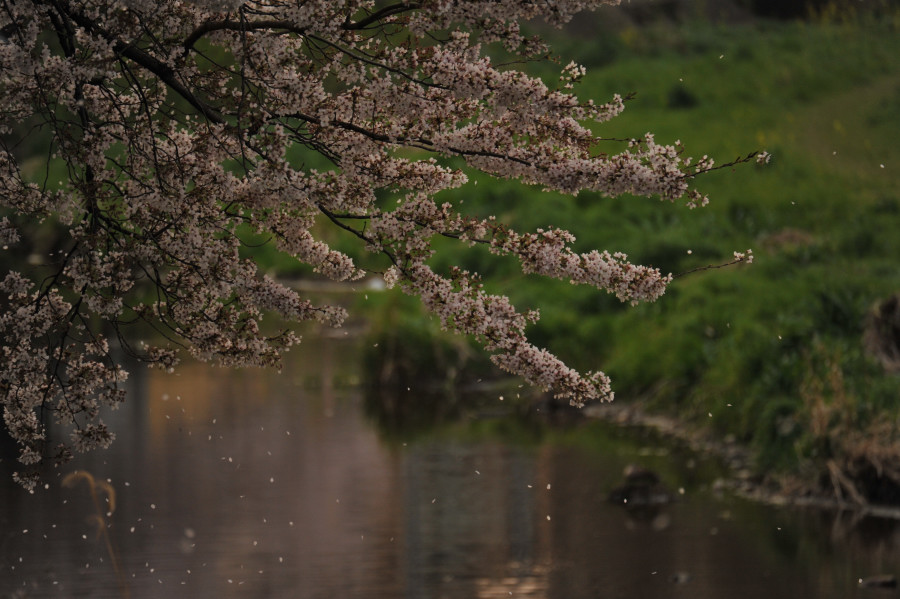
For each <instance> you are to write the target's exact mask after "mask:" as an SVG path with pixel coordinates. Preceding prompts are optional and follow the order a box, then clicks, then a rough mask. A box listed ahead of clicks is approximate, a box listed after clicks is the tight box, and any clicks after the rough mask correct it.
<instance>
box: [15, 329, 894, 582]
mask: <svg viewBox="0 0 900 599" xmlns="http://www.w3.org/2000/svg"><path fill="white" fill-rule="evenodd" d="M356 353H357V352H356V348H355V345H354V342H351V341H345V340H340V339H323V340H321V341H316V342H314V343H311V344H308V345H306V344H304V345H302V346H301V348H300V350H299V351H296V352H294V353H292V354H291V355H290V357H289V359H288V361H287V363H286V365H285V369H284V371H283V372H282V373H281V374H276V373H274V372H270V371H261V370H240V371H231V370H222V369H217V368H213V367H208V366H204V365H188V366H184V367H182V368H181V369H180V370H179V372H178V374H176V375H166V374H164V373H159V372H156V371H138V372H137V373H136V376H135V377H133V385H134V388H133V390H132V397H131V398H130V399H129V402H128V403H127V404H126V406H125V407H123V408H122V409H120V410H118V411H116V412H114V413H112V414H110V415H108V416H107V417H106V420H107V421H108V422H109V423H110V424H111V425H112V427H113V429H114V430H115V431H116V433H117V436H118V439H117V440H116V442H115V443H114V445H113V446H112V448H111V449H110V450H108V451H105V452H99V453H94V454H90V455H88V456H85V457H80V458H79V459H78V460H77V462H76V463H75V464H72V465H67V466H66V467H64V468H63V469H61V470H60V471H59V472H55V473H52V474H51V476H50V477H49V478H48V479H47V485H46V488H42V489H39V490H38V491H36V492H35V493H34V494H28V493H26V492H25V491H24V490H22V489H21V488H19V487H18V486H16V485H15V484H14V483H12V481H11V480H10V476H9V474H10V471H11V468H12V466H13V465H12V464H11V463H10V460H9V459H8V458H6V459H4V460H3V462H2V463H0V476H2V478H0V506H2V511H0V597H4V598H5V597H15V598H25V597H110V598H115V597H122V596H125V595H126V594H127V595H128V596H130V597H148V598H149V597H154V598H155V597H166V598H169V599H175V598H181V597H184V598H192V599H196V598H206V597H209V598H227V597H252V598H270V597H271V598H276V597H277V598H282V597H283V598H301V599H304V598H309V599H313V598H323V599H324V598H329V599H331V598H367V599H368V598H371V599H382V598H401V597H406V598H435V599H437V598H447V599H457V598H458V599H474V598H502V597H526V598H542V599H543V598H548V599H549V598H559V599H580V598H588V597H590V598H620V597H621V598H635V599H637V598H665V597H685V598H688V597H690V598H691V599H712V598H720V597H728V598H729V599H744V598H747V599H750V598H754V599H758V598H760V597H765V598H766V599H778V598H785V599H788V598H790V599H796V598H806V597H821V598H832V597H834V598H837V597H841V598H845V597H854V596H874V597H878V596H884V593H885V591H881V590H871V589H863V588H860V587H859V585H858V582H857V581H858V579H859V578H861V577H866V576H871V575H875V574H886V573H887V574H896V573H897V571H898V570H900V552H898V539H900V536H898V530H897V525H896V523H895V522H893V521H890V520H877V519H866V520H863V521H856V520H855V519H854V518H852V516H850V515H844V516H840V515H835V514H832V513H827V512H818V511H802V510H797V509H788V508H774V507H769V506H763V505H759V504H755V503H752V502H748V501H746V500H743V499H740V498H736V497H733V496H730V495H728V494H722V493H719V492H717V491H716V490H715V485H713V482H714V480H715V478H716V476H718V475H720V474H721V471H720V470H719V469H718V466H717V465H716V464H714V463H713V462H711V461H709V460H705V459H703V457H702V456H696V455H692V454H691V453H690V452H688V451H686V450H680V449H678V448H673V447H670V446H667V445H666V444H665V443H662V442H660V441H659V440H658V439H656V438H655V437H653V436H652V435H650V434H649V433H645V432H641V431H629V432H626V433H623V432H622V431H620V430H616V429H612V428H610V427H609V426H608V425H604V424H601V423H589V424H580V425H569V426H566V427H562V428H554V429H546V430H545V429H541V428H540V427H537V428H536V427H535V426H534V425H528V426H525V425H521V424H519V423H517V422H513V421H509V420H508V419H505V418H501V417H497V416H493V417H488V416H484V417H482V418H476V419H471V420H469V421H467V422H464V423H461V424H457V425H449V426H445V427H442V428H440V429H438V430H437V431H432V432H430V433H422V432H417V433H415V434H412V433H411V434H409V435H406V436H405V435H403V434H402V432H401V433H400V434H398V433H397V432H396V431H394V432H392V433H391V434H386V433H385V432H383V431H381V430H379V428H378V427H377V426H375V424H373V419H372V418H370V417H367V416H366V414H365V411H364V410H363V395H362V391H361V389H360V386H359V385H358V384H356V383H357V380H356V379H357V378H358V377H356V375H355V374H354V372H355V369H356V362H355V357H354V356H355V355H356ZM409 393H410V394H416V390H415V389H410V391H409ZM422 401H425V399H423V400H422ZM497 401H498V402H499V399H497ZM507 401H508V400H507ZM629 464H635V465H638V466H641V467H643V468H646V469H652V470H653V471H655V472H658V473H659V476H660V477H661V478H662V484H664V485H665V486H666V487H667V488H668V489H671V491H672V494H673V496H675V498H676V500H675V501H674V502H672V503H671V504H667V505H663V506H658V507H656V508H652V509H650V508H648V509H646V510H637V511H635V510H631V511H629V510H626V509H625V506H623V505H616V504H613V503H611V502H610V501H609V500H608V497H609V494H610V492H611V491H612V490H613V489H614V488H615V487H616V486H617V485H619V484H621V482H622V480H623V470H624V468H626V467H627V466H628V465H629ZM75 468H80V469H83V470H84V471H86V472H89V473H90V474H91V475H92V476H93V477H95V478H96V479H97V480H101V481H108V483H109V485H110V486H111V487H112V488H113V489H114V491H115V495H116V497H115V511H114V512H113V513H112V515H111V516H109V517H108V518H106V522H107V524H108V528H107V530H108V532H109V540H110V545H109V546H107V544H106V542H105V537H104V536H103V535H101V534H99V533H98V527H97V519H98V517H97V514H96V510H95V509H94V507H93V504H92V502H91V497H90V493H89V485H88V483H87V481H86V480H80V481H76V483H77V484H75V485H74V486H72V487H64V486H62V485H61V484H60V483H61V480H62V478H63V477H64V476H65V475H66V474H67V473H69V472H71V471H72V470H74V469H75ZM100 491H102V490H100ZM101 496H103V497H105V495H103V494H102V493H101ZM111 555H113V556H115V558H116V562H117V566H118V569H119V571H120V572H121V574H122V578H123V579H124V581H125V584H126V585H127V589H123V585H122V582H121V581H117V576H116V572H115V570H116V569H117V568H116V567H115V565H114V563H113V560H112V557H111ZM889 594H890V593H889Z"/></svg>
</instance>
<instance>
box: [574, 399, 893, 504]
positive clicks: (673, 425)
mask: <svg viewBox="0 0 900 599" xmlns="http://www.w3.org/2000/svg"><path fill="white" fill-rule="evenodd" d="M583 414H584V416H585V417H587V418H591V419H597V420H602V421H605V422H609V423H612V424H615V425H617V426H621V427H629V428H631V427H638V428H648V429H651V430H652V431H654V433H656V434H658V435H660V436H662V437H664V438H666V439H669V440H671V441H673V442H677V443H681V444H684V445H686V446H687V447H689V448H690V449H691V450H692V451H695V452H697V453H699V454H701V455H704V456H710V457H715V458H716V459H717V460H719V461H720V462H721V463H722V464H723V466H725V468H726V469H727V471H728V472H729V476H728V477H726V478H722V479H719V480H718V481H716V482H715V483H714V486H715V487H717V488H720V489H727V490H729V491H731V492H733V493H735V494H737V495H739V496H741V497H745V498H747V499H751V500H753V501H757V502H761V503H766V504H770V505H777V506H792V507H800V508H812V509H819V510H825V511H829V512H852V513H853V514H855V515H856V516H857V517H860V518H862V517H866V516H874V517H878V518H890V519H892V520H900V505H898V506H892V505H876V504H870V503H868V502H865V501H863V502H859V501H848V500H845V499H842V498H840V497H837V496H836V495H834V494H832V495H828V494H827V493H825V492H823V490H822V489H821V488H818V489H817V488H814V487H813V486H812V485H811V481H809V480H802V479H801V478H799V477H798V476H797V475H796V474H795V473H782V474H781V475H778V476H771V475H769V476H767V475H765V474H764V473H762V472H759V471H758V470H756V469H754V466H753V461H754V457H753V451H751V450H750V448H748V447H746V446H744V445H741V444H740V443H738V442H737V441H736V440H735V439H734V438H733V437H725V438H723V437H720V436H717V435H714V434H711V432H710V431H709V429H705V428H701V427H696V426H691V425H690V424H688V423H686V422H684V421H681V420H679V419H677V418H672V417H668V416H664V415H661V414H658V413H652V412H649V411H647V410H645V409H643V408H642V407H641V406H640V405H635V404H633V403H632V404H622V403H619V404H617V403H616V402H612V403H608V404H594V405H590V406H586V407H585V408H584V410H583ZM822 474H825V473H824V472H823V473H822Z"/></svg>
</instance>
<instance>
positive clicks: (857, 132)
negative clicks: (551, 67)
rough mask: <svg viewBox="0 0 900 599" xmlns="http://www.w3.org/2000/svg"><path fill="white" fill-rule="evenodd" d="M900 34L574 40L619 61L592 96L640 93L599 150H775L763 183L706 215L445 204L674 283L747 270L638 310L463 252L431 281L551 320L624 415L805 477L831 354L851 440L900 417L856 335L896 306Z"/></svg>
mask: <svg viewBox="0 0 900 599" xmlns="http://www.w3.org/2000/svg"><path fill="white" fill-rule="evenodd" d="M898 25H900V19H896V18H895V19H893V20H891V19H884V18H883V19H881V20H879V21H877V22H876V21H875V20H874V19H869V18H866V17H859V18H858V19H855V20H850V21H846V22H843V23H840V24H835V23H821V22H820V23H773V22H757V23H755V24H751V25H746V26H739V27H728V28H725V27H719V26H715V25H710V24H706V23H696V24H690V25H686V26H681V27H678V28H676V27H674V26H669V28H668V29H662V28H657V29H650V30H648V31H647V32H645V33H646V35H644V34H643V33H641V34H639V35H637V36H635V34H634V33H633V32H626V33H625V34H621V35H620V36H619V38H618V39H614V40H613V41H612V42H611V41H610V40H609V39H608V38H607V39H604V40H597V41H591V40H577V41H571V40H570V41H569V42H568V43H569V45H570V46H571V47H577V50H578V54H579V56H580V57H582V59H584V58H585V57H587V58H588V60H586V61H585V62H592V61H591V60H590V57H591V56H592V52H596V53H597V54H598V56H599V55H601V54H602V53H604V52H606V54H605V55H604V56H608V55H609V54H612V55H614V57H613V59H612V61H608V60H604V59H602V58H597V59H596V60H593V63H595V64H597V65H598V66H595V67H594V68H592V69H591V70H589V72H588V76H587V78H586V79H585V81H584V82H583V83H582V86H581V88H580V89H579V90H578V93H579V95H580V96H581V97H591V98H594V99H595V100H597V101H602V100H605V99H606V98H608V97H610V96H611V95H612V94H613V93H616V92H618V93H623V94H624V93H628V92H636V94H637V95H636V98H635V99H634V100H633V101H631V102H630V103H629V104H628V105H627V108H626V111H625V113H624V114H623V115H621V116H620V117H618V118H617V119H614V120H613V121H612V122H610V123H607V124H604V125H602V126H600V127H598V129H597V132H598V133H600V134H601V135H604V136H607V137H634V136H640V135H642V134H643V133H645V132H647V131H652V132H654V133H655V134H656V136H657V140H658V141H664V142H674V141H675V140H676V139H680V140H681V141H682V142H683V143H684V145H685V146H686V147H687V150H688V153H689V154H692V155H694V156H699V155H702V154H709V155H711V156H714V157H716V158H717V160H718V161H719V162H727V161H728V160H730V159H732V158H735V157H737V156H739V155H743V154H746V153H747V152H748V151H752V150H762V149H766V150H768V151H769V152H771V154H772V155H773V158H772V162H771V164H769V165H768V166H766V167H762V168H760V167H756V166H755V165H743V166H739V167H738V168H736V169H727V170H723V171H718V172H713V173H709V174H707V175H704V176H702V177H700V178H699V179H698V180H697V182H696V184H697V186H698V188H699V189H701V190H702V191H704V192H705V193H708V194H709V196H710V198H711V203H710V205H709V206H708V207H706V208H703V209H699V210H693V211H692V210H688V209H687V208H685V207H683V206H680V205H677V204H676V205H672V204H668V203H660V202H659V201H658V200H655V199H647V198H627V197H626V198H616V199H609V198H602V197H599V196H597V195H595V194H581V195H580V196H578V197H577V198H574V199H573V198H566V197H561V196H559V195H558V194H553V193H544V192H540V191H536V190H532V189H529V188H524V187H522V186H519V185H517V184H515V183H510V182H504V181H492V180H490V179H487V178H484V177H479V178H478V181H479V183H478V186H477V187H474V188H472V187H471V186H469V187H467V188H465V189H463V190H461V191H458V192H453V193H448V194H446V195H445V196H444V197H442V198H441V199H446V200H448V201H451V202H458V201H460V200H461V199H463V198H464V199H465V203H464V204H463V205H462V206H460V208H461V209H462V210H464V211H469V212H472V213H475V214H488V213H493V214H496V215H497V216H498V218H500V219H501V220H504V221H507V222H510V223H512V224H513V225H514V226H515V227H518V228H520V229H522V230H529V229H534V228H535V227H540V226H546V225H548V224H551V223H552V224H554V225H557V226H561V227H564V228H569V229H570V230H571V231H573V232H574V233H575V234H576V235H577V236H578V246H579V248H580V249H588V248H601V249H609V250H610V251H625V252H626V253H628V254H629V255H630V256H631V257H632V258H633V259H635V260H638V261H641V262H644V263H650V264H653V265H655V266H658V267H660V268H662V269H663V270H665V271H671V272H675V273H679V272H683V271H686V270H689V269H692V268H694V267H697V266H703V265H706V264H717V263H723V262H727V261H728V260H730V258H731V253H732V251H735V250H744V249H746V248H748V247H749V248H753V250H754V254H755V256H756V261H755V263H754V264H753V265H751V266H749V267H740V268H731V269H727V270H712V271H707V272H700V273H695V274H690V275H687V276H684V277H680V278H677V279H676V281H675V282H674V283H673V284H672V286H671V288H670V290H669V291H668V292H667V294H666V295H665V296H664V297H663V298H662V299H661V300H659V302H657V303H655V304H652V305H645V306H639V307H636V308H630V307H625V306H621V305H620V304H618V302H617V301H616V300H614V299H611V298H609V297H608V296H606V295H605V294H602V293H598V292H597V291H595V290H591V289H582V288H577V287H572V286H570V285H567V284H562V283H556V282H552V281H550V282H548V281H546V280H539V279H533V278H530V277H528V278H525V277H522V276H521V275H520V274H519V273H518V270H517V267H516V265H515V264H513V263H511V262H508V261H503V260H499V261H498V260H497V259H496V258H495V257H493V256H489V255H487V254H481V253H477V252H476V253H474V254H473V253H467V252H459V253H455V252H451V253H450V254H449V256H447V257H444V258H443V259H440V258H439V259H436V261H435V262H436V265H437V266H443V265H446V264H449V263H462V264H463V265H464V266H465V267H467V268H470V269H473V270H477V271H479V272H481V273H482V274H484V275H485V278H486V280H487V281H488V287H489V289H491V290H495V291H502V292H506V293H509V294H510V295H511V297H512V298H513V300H514V302H515V303H516V304H517V305H518V306H519V307H521V308H527V307H536V306H540V307H541V310H542V314H543V318H542V320H541V322H540V323H538V324H537V325H536V326H534V327H533V328H532V329H531V334H532V337H533V339H534V340H535V341H536V342H537V343H539V344H541V345H546V346H548V347H550V348H551V349H552V350H554V351H556V352H557V353H558V354H560V355H561V356H562V357H563V358H565V359H566V360H568V361H569V362H571V363H572V364H573V365H574V366H577V367H579V368H586V369H595V368H601V369H604V370H605V371H606V372H608V373H609V374H610V375H611V376H612V377H613V383H614V387H615V389H616V391H617V397H618V398H619V401H630V400H632V399H634V398H644V399H647V400H648V401H649V402H650V405H651V406H653V407H655V408H656V409H660V410H668V411H674V412H677V413H678V414H680V415H681V416H683V417H685V418H691V419H698V420H700V419H702V420H703V421H704V422H708V423H709V424H710V426H712V427H714V428H715V429H717V430H719V431H720V432H721V433H723V434H734V435H735V436H737V437H738V438H740V439H742V440H744V441H745V442H747V443H749V444H752V445H753V446H755V447H757V448H758V457H759V465H760V466H761V467H765V468H770V467H781V468H786V469H797V468H798V467H799V465H800V463H801V462H802V461H803V460H806V459H812V458H813V457H816V456H812V455H810V453H809V451H808V448H809V447H811V446H813V445H816V443H814V442H811V437H810V434H809V432H808V429H809V426H808V420H809V418H810V417H811V416H810V407H809V405H807V404H808V403H809V401H810V395H809V392H808V389H809V388H810V381H811V380H813V379H815V378H816V377H823V376H825V372H824V370H823V369H822V368H820V365H821V360H822V356H826V357H827V360H828V362H829V364H832V363H834V364H836V367H837V368H838V369H839V370H840V371H841V372H842V373H843V379H842V380H843V381H844V384H845V386H846V389H845V391H846V392H847V394H849V396H851V401H852V402H855V403H854V405H855V406H856V408H854V409H856V411H857V412H858V413H859V414H860V415H861V416H860V419H859V420H858V421H857V422H856V425H857V426H860V427H865V426H868V425H869V424H870V423H875V422H877V421H878V420H879V419H881V420H883V419H885V418H890V419H891V420H894V419H896V417H897V415H898V410H897V408H898V400H900V381H898V379H897V378H896V377H891V376H888V375H885V374H884V373H882V372H881V370H880V368H879V367H877V366H876V365H874V363H873V362H872V361H871V360H870V359H868V358H867V357H866V356H865V355H864V352H863V348H862V342H861V337H862V330H863V322H864V318H865V313H866V311H867V310H868V309H869V307H870V306H871V305H872V304H874V303H875V302H876V301H878V300H879V299H883V298H885V297H887V296H888V295H890V294H891V293H894V292H896V291H900V235H897V234H896V231H898V230H900V186H898V185H897V182H898V178H900V177H898V175H900V145H898V144H897V143H896V137H897V134H898V133H900V108H898V107H900V26H898ZM592 44H593V45H592ZM610 47H613V48H614V51H612V52H610V50H609V48H610ZM804 389H806V391H804ZM826 400H827V398H826ZM820 457H821V456H820Z"/></svg>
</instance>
